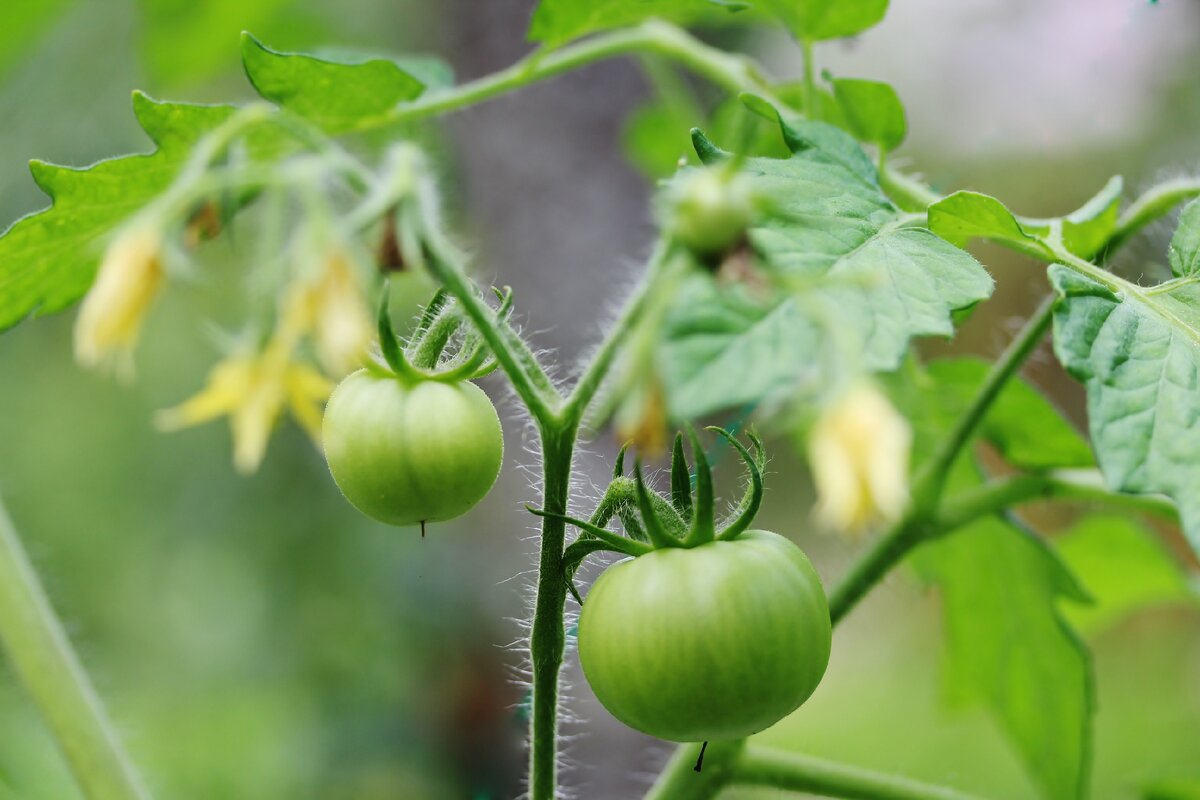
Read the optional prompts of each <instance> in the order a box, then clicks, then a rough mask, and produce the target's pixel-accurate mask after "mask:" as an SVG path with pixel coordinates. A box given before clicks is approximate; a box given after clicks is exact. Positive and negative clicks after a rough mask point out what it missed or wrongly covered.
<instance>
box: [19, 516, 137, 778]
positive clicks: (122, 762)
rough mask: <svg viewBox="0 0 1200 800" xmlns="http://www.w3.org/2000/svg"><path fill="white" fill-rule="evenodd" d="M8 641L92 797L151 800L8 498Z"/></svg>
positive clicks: (32, 693)
mask: <svg viewBox="0 0 1200 800" xmlns="http://www.w3.org/2000/svg"><path fill="white" fill-rule="evenodd" d="M0 642H3V645H4V649H5V650H6V651H7V652H8V656H9V659H10V660H11V662H12V666H13V670H14V672H15V673H16V675H17V677H18V679H19V680H20V681H21V683H22V685H23V686H24V687H25V689H26V691H28V692H29V695H30V697H32V698H33V702H34V704H35V705H36V706H37V708H38V711H39V712H41V714H42V717H43V718H44V719H45V721H46V724H47V726H48V727H49V728H50V732H51V734H52V735H53V736H54V739H55V740H56V741H57V742H58V745H59V747H60V748H61V749H62V752H63V755H64V756H66V759H67V764H68V765H69V766H70V769H71V772H72V774H73V775H74V776H75V780H76V782H77V783H78V784H79V788H80V789H81V790H83V794H84V795H85V796H86V797H87V798H88V800H148V798H149V797H150V794H149V793H148V792H147V791H146V789H145V787H144V786H143V785H142V782H141V780H140V778H139V777H138V775H137V772H136V771H135V770H134V768H133V764H132V762H131V761H130V759H129V757H128V756H127V755H126V754H125V751H124V750H123V749H122V746H121V742H120V740H119V739H118V738H117V735H116V732H115V731H114V730H113V728H112V724H111V723H110V722H109V720H108V716H107V715H106V714H105V711H104V708H103V706H102V705H101V703H100V699H99V697H98V696H97V695H96V692H95V689H93V687H92V684H91V681H90V680H88V676H87V674H86V673H85V672H84V670H83V666H82V664H80V662H79V657H78V656H77V655H76V654H75V651H74V650H73V649H72V648H71V643H70V641H69V640H68V639H67V634H66V631H64V630H63V626H62V623H61V622H59V620H58V618H57V617H56V616H55V614H54V609H53V608H52V607H51V606H50V601H49V599H48V598H47V597H46V592H45V590H44V589H43V588H42V585H41V583H40V582H39V581H38V577H37V573H35V572H34V570H33V566H32V565H31V564H30V563H29V558H28V557H27V556H26V555H25V551H24V549H23V548H22V547H21V541H20V539H19V538H18V536H17V532H16V529H15V528H14V527H13V524H12V520H10V519H9V517H8V513H7V512H6V511H5V509H4V506H3V503H0Z"/></svg>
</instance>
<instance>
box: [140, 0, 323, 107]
mask: <svg viewBox="0 0 1200 800" xmlns="http://www.w3.org/2000/svg"><path fill="white" fill-rule="evenodd" d="M137 2H138V6H139V7H140V10H141V15H140V21H141V23H142V24H141V49H142V61H143V63H144V64H145V68H146V72H147V74H148V75H149V77H150V79H151V80H152V82H153V85H154V86H155V87H158V88H159V89H162V88H174V87H177V86H181V85H184V84H189V83H195V82H197V81H204V80H207V79H209V78H212V77H213V76H215V75H221V74H225V73H228V72H230V71H231V70H232V68H234V66H235V62H233V60H232V59H233V58H234V57H235V56H234V50H233V46H234V43H235V42H236V41H237V37H238V35H239V34H241V32H242V31H247V30H250V31H258V32H259V34H260V35H262V36H269V37H271V39H272V41H287V42H289V43H292V44H303V43H307V42H319V41H324V40H327V39H328V38H329V37H330V28H329V23H328V22H327V21H323V20H320V19H317V18H315V17H313V16H311V15H307V14H305V13H304V11H303V10H302V9H298V8H297V7H296V3H294V2H291V0H203V2H195V1H194V0H137Z"/></svg>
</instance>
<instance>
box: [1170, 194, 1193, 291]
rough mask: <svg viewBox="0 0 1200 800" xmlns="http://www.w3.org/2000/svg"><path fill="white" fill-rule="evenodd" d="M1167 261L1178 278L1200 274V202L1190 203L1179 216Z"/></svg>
mask: <svg viewBox="0 0 1200 800" xmlns="http://www.w3.org/2000/svg"><path fill="white" fill-rule="evenodd" d="M1167 260H1168V262H1170V264H1171V272H1173V273H1174V274H1175V275H1176V276H1177V277H1180V278H1185V277H1190V276H1193V275H1196V274H1197V273H1200V200H1193V201H1192V202H1190V203H1188V204H1187V205H1186V206H1184V208H1183V211H1182V212H1181V213H1180V214H1179V227H1177V228H1176V229H1175V235H1174V236H1173V237H1171V247H1170V249H1169V250H1167Z"/></svg>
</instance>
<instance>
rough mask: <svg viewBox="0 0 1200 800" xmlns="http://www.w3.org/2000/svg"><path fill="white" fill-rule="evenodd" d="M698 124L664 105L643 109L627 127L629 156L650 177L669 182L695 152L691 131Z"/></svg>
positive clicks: (624, 138)
mask: <svg viewBox="0 0 1200 800" xmlns="http://www.w3.org/2000/svg"><path fill="white" fill-rule="evenodd" d="M696 122H697V120H695V119H693V118H692V117H691V116H689V115H688V114H687V112H686V111H684V110H683V109H680V108H677V107H675V106H673V105H668V104H664V103H655V104H652V105H646V106H642V107H641V108H639V109H637V110H636V111H634V112H633V113H632V114H631V115H630V116H629V119H628V120H627V121H626V123H625V130H624V131H623V133H622V137H621V143H622V145H623V146H624V148H625V154H626V155H627V156H628V157H629V160H630V161H632V162H633V163H634V164H635V165H636V166H637V167H638V169H640V170H641V171H642V172H643V173H644V174H645V175H646V176H647V177H650V178H665V177H667V176H668V175H671V174H672V173H674V172H675V170H676V169H678V168H679V160H680V159H681V158H682V159H686V158H687V157H688V156H689V155H690V154H691V152H692V148H691V141H692V140H691V135H690V131H691V129H692V128H693V127H695V125H696Z"/></svg>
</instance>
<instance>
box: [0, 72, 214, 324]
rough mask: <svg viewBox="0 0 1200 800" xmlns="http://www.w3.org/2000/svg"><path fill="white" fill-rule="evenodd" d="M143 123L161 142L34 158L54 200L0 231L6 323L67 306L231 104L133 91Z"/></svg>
mask: <svg viewBox="0 0 1200 800" xmlns="http://www.w3.org/2000/svg"><path fill="white" fill-rule="evenodd" d="M133 107H134V113H135V114H136V115H137V119H138V122H139V123H140V124H141V126H142V128H143V129H145V131H146V133H147V134H149V136H150V139H151V140H152V141H153V142H154V144H155V145H156V146H157V149H156V150H155V151H154V152H152V153H148V154H145V155H131V156H122V157H120V158H112V159H108V160H105V161H100V162H98V163H96V164H93V165H92V166H90V167H83V168H76V167H65V166H59V165H56V164H47V163H45V162H43V161H33V162H31V163H30V169H31V171H32V172H33V179H34V180H35V181H36V182H37V185H38V186H39V187H40V188H41V189H42V191H44V192H45V193H46V194H47V195H49V196H50V200H51V205H50V207H48V208H46V209H44V210H42V211H38V212H35V213H33V214H30V215H28V216H26V217H23V218H22V219H19V220H17V221H16V222H15V223H13V224H12V226H10V227H9V228H8V230H6V231H5V232H4V233H3V234H0V330H4V329H5V328H9V327H11V326H13V325H15V324H17V323H18V322H20V321H21V320H22V319H24V318H25V317H27V316H30V315H35V316H41V315H43V314H49V313H52V312H55V311H59V310H61V309H63V308H66V307H67V306H69V305H70V304H72V303H74V302H75V301H76V300H78V299H79V298H80V297H82V296H83V294H84V293H85V292H86V291H87V289H88V287H89V286H91V283H92V279H93V277H94V275H95V271H96V265H97V263H98V261H99V256H100V251H101V248H102V244H103V239H104V238H105V237H106V236H107V235H108V234H109V233H110V232H111V231H112V230H113V229H114V228H115V227H117V226H118V225H119V224H120V223H121V222H122V221H124V220H125V219H127V218H128V217H130V216H131V215H133V214H134V213H135V212H136V211H137V210H138V209H140V208H141V207H143V206H144V205H146V204H147V203H149V202H150V201H151V200H152V199H154V198H155V197H156V196H157V195H159V194H160V193H161V192H162V191H163V190H164V189H166V188H167V187H168V186H169V185H170V184H171V181H172V180H173V179H174V178H175V176H176V174H177V173H178V172H179V169H180V167H181V166H182V164H183V162H184V161H185V159H186V158H187V156H188V154H189V153H190V152H191V149H192V146H193V145H194V144H195V143H196V141H197V140H198V139H199V138H200V137H201V136H203V135H204V134H205V133H207V132H208V131H210V130H211V129H212V128H214V127H216V126H217V125H219V124H220V123H221V122H223V121H224V120H226V119H228V118H229V116H230V115H231V114H232V113H233V112H234V111H235V110H236V109H235V107H233V106H205V105H191V104H183V103H161V102H158V101H155V100H151V99H150V98H149V97H147V96H146V95H144V94H140V93H136V94H134V96H133Z"/></svg>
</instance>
